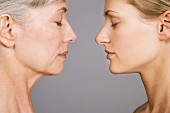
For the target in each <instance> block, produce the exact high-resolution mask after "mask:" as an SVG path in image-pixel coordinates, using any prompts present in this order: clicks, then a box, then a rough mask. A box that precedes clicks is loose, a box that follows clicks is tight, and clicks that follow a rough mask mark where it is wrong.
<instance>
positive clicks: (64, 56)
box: [58, 51, 68, 59]
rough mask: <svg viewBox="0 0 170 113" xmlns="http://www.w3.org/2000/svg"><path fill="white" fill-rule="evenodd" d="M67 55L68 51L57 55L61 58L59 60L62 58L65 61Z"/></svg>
mask: <svg viewBox="0 0 170 113" xmlns="http://www.w3.org/2000/svg"><path fill="white" fill-rule="evenodd" d="M67 54H68V51H65V52H63V53H60V54H58V56H59V57H61V58H63V59H66V57H67Z"/></svg>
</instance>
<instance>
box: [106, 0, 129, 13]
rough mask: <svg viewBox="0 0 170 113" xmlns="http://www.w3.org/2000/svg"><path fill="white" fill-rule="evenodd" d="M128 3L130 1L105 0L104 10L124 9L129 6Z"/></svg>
mask: <svg viewBox="0 0 170 113" xmlns="http://www.w3.org/2000/svg"><path fill="white" fill-rule="evenodd" d="M128 1H129V0H105V8H104V10H105V11H107V10H111V9H118V8H123V7H124V6H125V5H128Z"/></svg>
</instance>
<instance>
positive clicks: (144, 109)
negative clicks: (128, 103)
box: [133, 102, 148, 113]
mask: <svg viewBox="0 0 170 113" xmlns="http://www.w3.org/2000/svg"><path fill="white" fill-rule="evenodd" d="M147 105H148V103H147V102H146V103H144V104H143V105H141V106H140V107H138V108H137V109H136V110H135V111H134V112H133V113H148V110H147Z"/></svg>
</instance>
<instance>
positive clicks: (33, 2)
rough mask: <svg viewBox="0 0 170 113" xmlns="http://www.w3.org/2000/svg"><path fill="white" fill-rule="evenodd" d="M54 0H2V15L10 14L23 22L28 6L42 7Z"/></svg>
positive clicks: (0, 13)
mask: <svg viewBox="0 0 170 113" xmlns="http://www.w3.org/2000/svg"><path fill="white" fill-rule="evenodd" d="M54 1H56V0H0V15H2V14H9V15H10V16H12V18H13V19H14V20H15V21H17V22H20V23H22V22H23V20H24V18H23V15H24V14H25V13H26V11H27V10H28V8H37V7H42V6H44V5H48V4H51V3H52V2H54Z"/></svg>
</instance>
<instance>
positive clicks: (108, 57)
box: [105, 50, 116, 59]
mask: <svg viewBox="0 0 170 113" xmlns="http://www.w3.org/2000/svg"><path fill="white" fill-rule="evenodd" d="M105 52H106V53H107V57H106V58H107V59H110V58H111V57H112V56H113V55H115V54H116V53H115V52H111V51H108V50H105Z"/></svg>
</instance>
